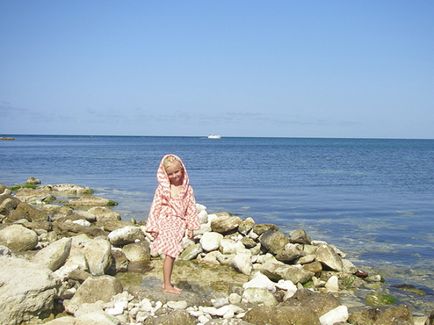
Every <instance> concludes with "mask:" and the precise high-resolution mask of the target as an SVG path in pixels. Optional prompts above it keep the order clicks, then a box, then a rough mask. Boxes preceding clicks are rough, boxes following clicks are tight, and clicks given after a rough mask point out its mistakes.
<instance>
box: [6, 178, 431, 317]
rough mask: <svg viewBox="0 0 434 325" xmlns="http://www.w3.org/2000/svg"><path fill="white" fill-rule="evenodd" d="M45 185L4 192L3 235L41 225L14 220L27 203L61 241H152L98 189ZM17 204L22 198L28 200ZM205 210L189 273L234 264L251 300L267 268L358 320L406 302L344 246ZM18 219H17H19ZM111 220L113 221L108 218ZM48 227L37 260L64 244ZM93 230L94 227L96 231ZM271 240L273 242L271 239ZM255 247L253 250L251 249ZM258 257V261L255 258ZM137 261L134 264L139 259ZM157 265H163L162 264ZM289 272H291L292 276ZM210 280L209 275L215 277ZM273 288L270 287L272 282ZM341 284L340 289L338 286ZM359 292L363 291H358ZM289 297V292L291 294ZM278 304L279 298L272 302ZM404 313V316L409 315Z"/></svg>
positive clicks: (417, 311) (192, 245)
mask: <svg viewBox="0 0 434 325" xmlns="http://www.w3.org/2000/svg"><path fill="white" fill-rule="evenodd" d="M31 183H35V184H31ZM37 183H38V182H37V180H35V179H31V180H30V182H28V184H29V186H26V187H29V188H16V189H15V190H14V192H12V193H11V192H9V193H8V191H7V189H6V188H4V191H2V192H3V194H2V195H3V200H2V203H1V204H2V209H3V210H2V214H3V215H4V218H2V219H3V220H2V229H1V231H3V230H4V229H5V228H6V227H7V226H9V225H11V224H17V223H18V224H21V225H22V226H24V227H26V228H27V229H35V227H34V225H31V224H32V223H33V220H30V222H29V220H28V219H32V218H31V217H30V215H27V216H28V218H27V222H25V221H20V220H22V219H17V220H15V221H14V222H11V221H12V220H13V219H14V218H15V219H16V218H17V215H16V213H15V212H14V211H16V210H17V207H18V206H20V204H21V205H22V206H25V207H26V208H27V210H26V211H29V210H32V209H35V210H37V211H39V212H40V211H45V212H48V211H50V217H49V219H50V218H52V221H51V222H52V226H53V228H55V229H56V230H55V231H57V232H58V234H57V236H56V237H55V238H56V240H62V239H64V238H71V236H72V237H75V236H79V235H82V234H87V235H89V236H91V237H94V238H95V237H98V236H103V237H104V236H106V238H110V234H111V233H113V232H115V231H117V230H119V229H124V228H125V227H130V228H131V227H132V228H135V231H138V230H140V233H141V235H140V234H139V235H138V233H137V232H135V235H134V236H139V237H141V240H140V241H141V242H143V243H146V242H148V243H149V236H148V234H147V233H146V229H143V223H142V222H137V221H132V222H127V221H125V220H122V218H121V215H119V214H117V213H115V212H113V211H112V207H113V206H114V205H115V202H113V201H111V200H108V199H105V198H102V197H97V196H95V195H93V191H92V190H91V189H89V188H86V187H80V186H77V185H49V186H41V185H39V184H37ZM6 196H7V197H6ZM6 199H8V200H9V201H7V200H6ZM14 200H19V201H20V202H21V203H20V202H17V201H14ZM5 202H7V204H5ZM11 202H15V203H16V206H15V208H11V207H12V206H13V204H12V203H11ZM32 207H33V208H32ZM198 209H199V214H200V215H201V218H202V219H201V221H202V228H203V229H201V231H200V232H198V233H197V234H196V236H195V241H194V242H190V243H188V242H187V243H186V250H185V251H184V253H183V254H184V257H183V259H186V260H187V261H189V262H186V263H187V266H186V267H187V268H188V267H191V265H198V266H196V267H194V269H195V270H196V271H197V272H200V270H201V263H205V264H204V265H208V264H209V263H211V264H212V265H214V267H217V268H218V267H222V268H226V267H227V266H231V268H232V269H235V270H237V271H236V273H235V274H239V275H240V276H242V275H244V276H245V277H244V278H243V279H241V280H240V282H239V283H238V284H233V286H234V287H233V288H232V289H234V288H235V289H236V288H238V289H236V290H235V291H236V292H238V293H239V296H242V295H244V292H243V291H242V288H243V285H244V284H245V283H246V282H247V281H248V279H249V278H250V279H251V278H252V277H253V278H254V274H256V273H255V272H258V271H259V272H263V273H265V274H267V276H268V277H269V278H270V277H271V279H268V281H270V280H272V283H273V284H271V285H276V283H277V280H278V278H280V280H283V279H285V280H289V278H291V279H292V283H293V284H296V285H297V286H296V290H297V289H298V290H300V292H302V289H303V288H310V289H312V290H313V292H317V293H318V294H332V295H334V296H337V297H338V298H339V299H340V300H341V302H342V305H339V306H345V307H346V308H347V309H349V310H350V317H351V315H352V314H354V315H355V314H356V313H357V312H358V311H356V310H357V309H358V308H359V309H360V308H362V307H363V308H369V307H368V304H367V303H366V301H368V300H369V299H368V297H372V298H371V301H370V303H371V305H372V304H374V305H375V304H377V303H378V299H380V300H384V301H382V303H380V304H378V305H375V306H376V307H380V306H381V308H383V309H384V310H390V308H394V307H395V306H396V307H397V306H398V305H397V303H398V302H399V301H398V300H397V298H396V297H394V296H393V295H391V294H390V291H389V289H388V288H386V286H385V285H384V284H383V283H382V281H383V277H382V276H381V275H379V274H377V273H376V271H375V270H369V272H368V273H369V275H366V274H364V273H360V274H359V276H355V275H354V274H356V272H357V271H360V270H358V268H357V267H356V266H354V265H353V264H352V263H351V261H350V260H351V258H350V257H349V259H347V258H346V255H345V253H344V252H342V251H341V250H340V248H338V247H334V246H331V245H329V244H327V243H326V242H323V241H315V240H311V239H310V238H309V235H308V234H306V233H305V232H304V231H301V229H298V230H297V229H293V231H292V232H291V233H290V234H288V235H286V234H285V233H284V232H282V231H280V230H279V229H278V228H277V227H276V226H275V225H272V224H256V223H255V221H254V220H253V219H244V220H242V219H240V218H239V217H237V216H234V215H232V214H230V213H227V212H221V213H217V214H208V213H207V212H206V207H203V206H200V205H198ZM97 210H103V211H105V212H104V213H103V214H102V215H103V217H101V216H99V218H100V220H98V216H96V215H94V214H93V213H95V212H96V211H97ZM32 211H33V210H32ZM90 211H92V212H90ZM110 211H112V212H110ZM5 212H8V213H5ZM33 212H34V211H33ZM39 212H38V213H39ZM11 215H12V216H14V217H13V218H12V217H11ZM11 218H12V219H11ZM105 218H107V219H106V220H105V221H103V220H104V219H105ZM56 220H58V221H59V220H60V221H61V223H56ZM68 220H69V221H68ZM80 220H82V221H80ZM85 221H86V222H87V223H86V222H85ZM98 221H99V222H100V224H99V227H96V228H94V227H93V223H95V222H96V223H98ZM38 227H48V225H47V224H46V223H44V224H43V225H41V224H38ZM59 227H60V228H59ZM101 227H102V228H101ZM228 227H229V228H228ZM36 229H39V228H36ZM48 229H49V228H47V229H46V230H45V231H39V232H40V234H39V237H41V239H43V240H40V241H39V246H37V247H36V246H35V247H34V248H32V249H31V250H30V251H32V252H33V253H30V255H34V253H35V251H39V250H41V251H42V250H43V249H44V248H46V247H50V246H51V245H52V244H53V243H54V242H56V241H55V240H53V238H51V237H50V236H51V235H50V234H52V233H53V230H48ZM91 229H93V230H92V231H91ZM98 229H99V230H98ZM104 229H105V231H103V232H101V230H104ZM59 231H60V234H62V235H60V237H61V239H59ZM294 231H298V233H301V234H302V236H301V237H300V238H298V239H295V238H294V237H293V236H294ZM303 232H304V234H303ZM212 233H214V234H220V236H221V238H220V241H221V240H222V239H225V240H226V242H225V243H226V244H225V245H223V246H221V245H220V243H219V244H218V245H217V247H216V248H213V249H210V248H208V249H206V250H205V249H204V246H206V245H211V243H210V242H206V241H204V243H202V241H203V240H202V239H203V237H206V236H210V235H209V234H212ZM250 234H251V235H250ZM134 236H133V237H134ZM143 236H144V237H143ZM220 236H217V237H220ZM264 237H265V238H264ZM266 238H268V239H269V240H268V241H267V239H266ZM291 238H292V239H291ZM136 239H137V238H135V239H134V240H133V242H134V241H135V240H136ZM124 240H125V239H124ZM128 241H131V238H130V239H129V240H126V242H128ZM300 241H301V242H300ZM276 242H280V243H279V244H278V247H273V245H275V243H276ZM237 243H238V244H237ZM289 243H291V245H289ZM111 244H112V246H113V247H112V249H113V250H114V251H117V249H118V247H122V249H123V247H125V245H119V243H117V244H115V245H113V243H111ZM124 244H125V243H124ZM287 244H288V245H289V246H288V247H290V248H291V250H290V251H285V254H286V255H285V254H283V253H282V249H284V248H285V247H286V246H287ZM214 245H215V243H214ZM258 245H259V246H258ZM323 246H324V249H326V248H327V252H328V253H327V254H328V255H331V256H333V259H335V262H334V263H337V265H338V266H336V265H333V264H331V262H330V261H326V260H325V259H324V258H321V257H319V256H318V255H315V253H314V252H315V251H317V250H318V249H319V248H321V247H323ZM237 247H238V248H237ZM247 247H250V248H249V249H247ZM261 247H262V248H261ZM264 247H266V250H265V251H263V250H264ZM216 249H217V250H216ZM288 249H289V248H288ZM145 250H146V249H145ZM191 250H192V251H196V252H198V253H197V254H196V256H195V257H192V258H185V255H188V253H186V251H191ZM237 250H240V251H237ZM199 251H200V252H199ZM247 251H249V252H250V253H248V254H250V255H249V258H248V259H247V260H246V258H244V257H237V258H238V259H239V260H240V261H239V262H234V261H233V260H234V256H235V257H236V256H243V254H247ZM213 252H214V253H213ZM270 252H271V254H270ZM217 253H218V254H217ZM36 254H38V253H36ZM194 254H195V253H193V254H192V256H193V255H194ZM267 254H269V255H267ZM279 254H280V255H282V254H283V255H282V256H283V257H282V256H280V255H279ZM139 255H140V254H139ZM148 255H149V252H148ZM211 255H213V256H211ZM230 256H232V257H230ZM252 256H253V257H255V258H253V257H252ZM264 256H268V257H267V258H269V259H270V260H268V261H264V259H266V258H265V257H264ZM277 256H280V258H279V259H280V260H279V261H275V258H276V257H277ZM294 256H295V257H294ZM307 256H309V257H307ZM147 258H149V259H148V263H145V264H146V265H148V266H149V263H151V265H152V264H153V265H154V266H153V267H154V269H155V268H159V266H158V260H159V259H158V257H157V256H154V257H153V258H152V259H151V256H147ZM303 258H306V259H308V260H303V263H301V262H300V263H301V264H300V263H299V261H300V260H302V259H303ZM131 259H133V260H134V258H131ZM219 259H220V260H219ZM261 259H262V263H261V262H258V261H260V260H261ZM127 260H128V259H127ZM222 261H223V262H222ZM252 261H255V262H253V264H252ZM271 261H275V262H271ZM282 261H283V262H282ZM339 261H341V262H340V263H342V262H343V261H345V265H346V269H344V267H343V265H342V264H339ZM64 262H65V261H64ZM129 262H130V263H129V264H130V265H133V266H129V267H130V269H131V270H134V263H132V262H131V261H129ZM142 262H143V261H140V263H138V264H137V265H136V267H138V268H139V269H140V270H141V272H143V273H145V274H146V272H145V270H146V267H145V268H143V265H140V264H141V263H142ZM155 263H157V264H155ZM183 263H184V262H183ZM192 263H193V264H192ZM267 263H269V264H267ZM281 263H283V264H281ZM311 263H315V264H314V265H310V266H309V267H315V268H316V269H311V271H307V272H313V271H315V272H313V273H312V274H311V275H310V274H308V273H306V272H302V273H301V274H299V275H298V276H296V277H294V276H295V274H298V273H297V272H296V269H297V268H302V269H303V268H305V266H306V265H309V264H311ZM178 264H179V262H178ZM184 264H185V263H184ZM271 264H272V265H274V266H273V267H274V268H275V267H276V265H279V267H280V268H283V269H284V270H286V271H283V270H281V271H279V272H280V273H279V272H277V273H276V270H275V269H273V268H271V269H270V265H271ZM155 265H157V267H156V266H155ZM219 265H220V266H219ZM255 265H256V266H255ZM264 265H265V266H264ZM297 265H298V266H299V267H296V268H295V269H294V266H297ZM318 267H321V268H320V270H319V269H318ZM360 267H362V266H360ZM177 268H178V269H179V270H181V271H182V270H183V267H181V266H179V267H178V265H177V266H176V267H175V269H177ZM288 270H291V271H290V272H289V271H288ZM123 271H125V270H123ZM126 271H127V272H123V275H124V277H125V274H128V266H127V269H126ZM304 271H306V270H304ZM184 272H186V273H187V274H189V275H190V274H191V272H190V271H185V270H184ZM232 272H233V271H232ZM282 272H283V273H282ZM288 272H289V273H288ZM100 273H101V272H100ZM105 273H106V271H103V272H102V274H99V275H103V274H105ZM115 273H120V272H115ZM132 273H134V272H132ZM132 273H131V274H132ZM181 273H182V272H181ZM282 274H286V275H284V276H283V275H282ZM314 275H315V276H314ZM134 276H135V277H137V274H136V273H135V274H134ZM152 277H153V278H154V280H153V281H154V282H153V283H154V286H155V283H157V285H158V279H157V280H155V275H153V276H152ZM152 277H151V278H152ZM207 277H208V278H209V275H208V276H207ZM230 277H231V278H234V277H235V276H233V275H231V276H230ZM367 277H371V278H370V280H368V281H367V280H365V279H366V278H367ZM315 279H316V280H315ZM330 279H333V281H331V280H330ZM124 280H125V279H124ZM178 280H179V281H186V280H185V279H182V274H179V275H178ZM226 280H228V275H226ZM273 280H274V282H273ZM125 281H128V280H125ZM155 281H157V282H155ZM251 281H252V279H251ZM133 282H134V281H133ZM136 282H137V279H136ZM151 282H152V281H151ZM329 282H330V283H329ZM331 282H334V285H335V286H334V287H333V289H331V288H332V285H333V284H332V283H331ZM81 283H82V282H81ZM81 283H80V284H81ZM139 283H140V280H139ZM327 283H329V284H327ZM268 284H269V285H270V283H269V282H268ZM220 285H221V284H220ZM336 285H338V287H337V288H336ZM125 287H127V286H125V285H124V288H125ZM192 288H194V285H193V286H192V285H191V284H189V286H187V290H185V291H186V294H188V293H190V296H191V297H193V298H194V297H195V296H197V295H198V293H199V292H200V291H199V292H197V291H195V290H193V289H192ZM199 288H200V286H199ZM64 289H65V288H64ZM153 289H154V291H155V289H157V287H154V288H153ZM401 289H402V291H403V292H412V290H413V292H414V291H415V290H416V289H418V288H413V287H411V286H409V287H406V288H401ZM65 290H69V289H68V288H66V289H65ZM136 290H137V288H136ZM225 290H230V289H229V288H225ZM406 290H407V291H406ZM139 291H140V290H139ZM244 291H246V290H244ZM216 292H217V291H216ZM236 292H232V293H236ZM278 292H280V294H281V295H282V294H283V293H282V291H279V290H278ZM355 292H358V293H357V294H356V293H355ZM226 293H227V294H229V292H228V291H226ZM374 293H375V294H374ZM420 293H421V292H420V291H418V294H420ZM129 294H131V293H129ZM264 294H265V293H264ZM285 294H287V292H286V293H285ZM358 294H359V296H358ZM73 296H74V295H72V297H69V298H72V299H73ZM67 297H68V296H67ZM157 297H158V298H159V299H162V297H161V296H157ZM191 297H182V298H185V299H186V300H182V301H189V299H190V298H191ZM267 297H269V295H267ZM193 298H192V299H193ZM216 298H217V297H216ZM148 299H149V297H148ZM270 299H271V300H272V298H270ZM273 299H277V298H276V297H274V298H273ZM280 299H282V297H280ZM372 299H373V300H372ZM64 300H65V301H68V300H70V299H64ZM287 300H290V298H287ZM157 301H160V302H161V303H162V304H163V303H164V304H167V302H163V301H162V300H154V299H153V300H152V303H153V304H154V307H155V304H156V303H157ZM272 301H274V300H272ZM195 302H196V301H195ZM247 302H248V303H252V301H250V302H249V301H247ZM277 302H278V300H276V303H277ZM283 302H286V300H285V301H281V302H279V303H283ZM187 304H188V302H187ZM339 306H335V307H336V308H337V307H339ZM190 307H192V306H190ZM214 307H215V306H214ZM414 307H416V308H415V309H413V315H411V314H410V316H411V317H416V318H417V317H426V316H429V315H428V314H429V310H428V309H426V310H423V308H424V307H422V308H421V306H418V305H417V304H416V305H415V306H414ZM238 308H244V309H243V310H244V311H246V308H247V307H240V306H238ZM400 308H401V307H400ZM425 308H426V307H425ZM66 309H68V307H66ZM169 309H170V308H169ZM254 309H255V308H252V309H250V310H249V311H248V312H250V311H251V310H254ZM409 310H411V309H409ZM190 311H191V313H192V314H195V313H194V310H190ZM196 311H197V310H196ZM400 312H402V310H401V311H400ZM127 313H128V312H127ZM191 313H190V315H191ZM240 313H241V312H240ZM421 313H423V314H424V315H425V316H423V315H422V314H421ZM202 315H203V314H202ZM214 316H215V315H214ZM318 316H322V315H318ZM410 316H409V317H410ZM202 320H203V318H202Z"/></svg>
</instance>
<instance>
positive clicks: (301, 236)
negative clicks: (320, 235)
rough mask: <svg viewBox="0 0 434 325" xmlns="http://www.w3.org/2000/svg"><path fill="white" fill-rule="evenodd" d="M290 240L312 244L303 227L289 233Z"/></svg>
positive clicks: (295, 242) (294, 242) (296, 242)
mask: <svg viewBox="0 0 434 325" xmlns="http://www.w3.org/2000/svg"><path fill="white" fill-rule="evenodd" d="M289 241H290V242H291V243H293V244H307V245H310V243H311V240H310V238H309V236H308V235H307V234H306V232H305V231H304V230H303V229H297V230H294V231H292V232H291V233H290V234H289Z"/></svg>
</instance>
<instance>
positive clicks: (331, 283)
mask: <svg viewBox="0 0 434 325" xmlns="http://www.w3.org/2000/svg"><path fill="white" fill-rule="evenodd" d="M325 287H326V289H327V291H328V292H338V291H339V282H338V277H337V276H336V275H332V276H331V277H330V278H329V279H328V280H327V282H326V284H325Z"/></svg>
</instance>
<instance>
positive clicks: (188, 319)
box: [144, 310, 196, 325]
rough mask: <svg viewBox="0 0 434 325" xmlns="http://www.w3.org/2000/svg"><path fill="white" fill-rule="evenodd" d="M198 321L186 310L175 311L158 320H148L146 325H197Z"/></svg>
mask: <svg viewBox="0 0 434 325" xmlns="http://www.w3.org/2000/svg"><path fill="white" fill-rule="evenodd" d="M195 324H196V319H195V318H194V317H193V316H191V315H190V314H188V313H187V312H186V311H185V310H174V311H173V312H171V313H169V314H165V315H162V316H159V317H157V318H154V319H152V318H147V319H146V321H145V323H144V325H195Z"/></svg>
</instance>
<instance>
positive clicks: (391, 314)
mask: <svg viewBox="0 0 434 325" xmlns="http://www.w3.org/2000/svg"><path fill="white" fill-rule="evenodd" d="M348 322H349V323H350V324H353V325H398V324H399V325H413V316H412V313H411V310H410V308H409V307H407V306H404V305H400V306H392V307H380V308H363V309H361V310H357V311H353V312H352V313H351V314H350V316H349V317H348Z"/></svg>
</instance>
